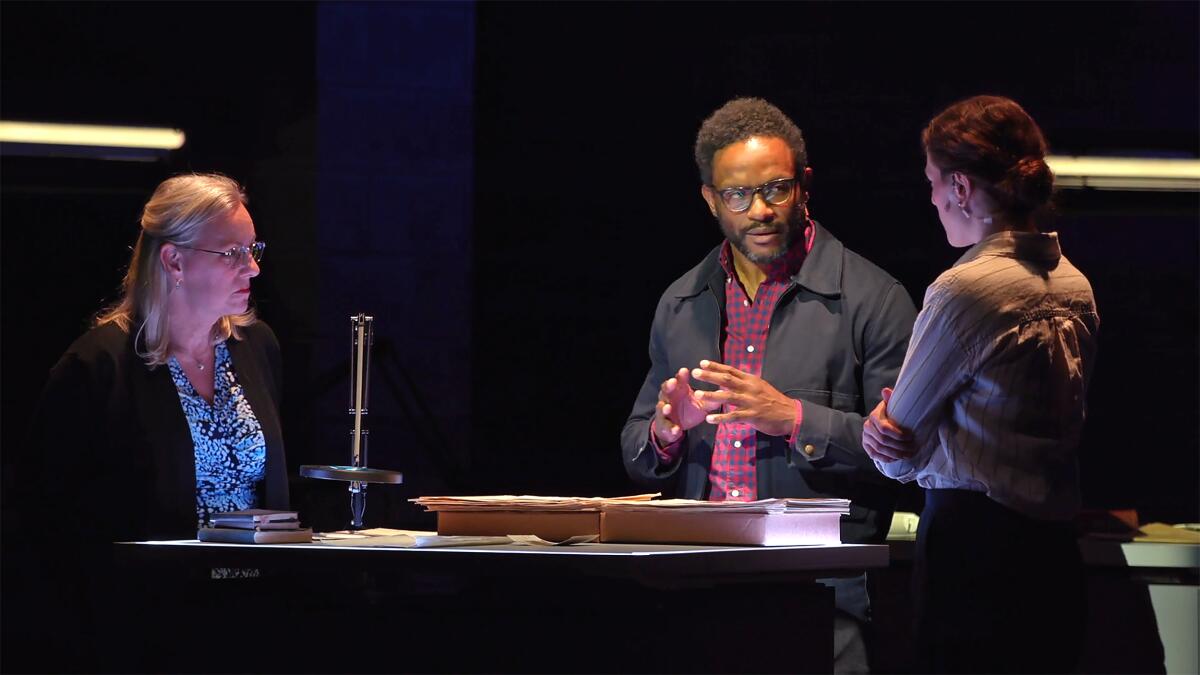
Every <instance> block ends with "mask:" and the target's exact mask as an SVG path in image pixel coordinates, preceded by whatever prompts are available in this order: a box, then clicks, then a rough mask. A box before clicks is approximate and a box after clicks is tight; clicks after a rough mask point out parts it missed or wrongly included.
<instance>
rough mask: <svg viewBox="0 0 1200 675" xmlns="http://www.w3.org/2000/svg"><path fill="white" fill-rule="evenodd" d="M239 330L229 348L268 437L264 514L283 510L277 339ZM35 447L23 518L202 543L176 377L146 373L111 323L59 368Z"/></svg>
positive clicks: (165, 371)
mask: <svg viewBox="0 0 1200 675" xmlns="http://www.w3.org/2000/svg"><path fill="white" fill-rule="evenodd" d="M241 330H242V336H243V337H242V339H241V340H236V339H233V338H230V339H229V340H228V341H227V342H226V346H227V347H228V349H229V355H230V357H231V358H232V360H233V368H234V372H235V373H236V374H237V379H238V383H239V384H241V385H242V387H243V389H244V391H245V396H246V399H247V401H248V402H249V403H250V407H251V408H252V409H253V410H254V415H255V416H256V417H257V418H258V422H259V424H260V425H261V426H262V432H263V436H264V438H265V440H266V446H267V459H266V469H265V471H266V474H265V476H264V479H263V481H262V482H261V483H260V485H259V506H260V507H262V508H275V509H285V508H288V479H287V464H286V461H285V459H284V450H283V436H282V433H281V430H280V424H279V405H280V399H281V388H282V384H281V381H282V377H281V376H282V373H281V365H280V357H279V342H278V340H277V339H276V338H275V333H274V332H273V331H272V330H271V328H270V327H269V326H267V325H266V324H265V323H263V322H261V321H259V322H258V323H255V324H254V325H251V326H249V327H246V328H243V329H241ZM30 441H31V443H30V447H29V448H27V450H33V451H34V452H33V455H32V457H31V459H32V461H31V462H30V463H29V466H31V468H32V469H33V470H32V471H30V472H29V473H28V474H27V475H26V476H25V477H24V478H23V480H22V482H25V480H29V481H35V482H36V483H37V484H38V485H40V488H38V489H32V490H31V489H30V487H31V486H30V485H28V484H27V485H25V486H24V487H25V490H23V492H26V493H27V494H28V498H27V499H25V500H22V501H25V502H26V503H25V504H23V505H22V506H23V507H24V509H23V510H26V512H27V515H26V517H27V518H31V519H32V520H33V521H34V522H37V520H43V522H44V520H45V519H46V518H47V517H51V518H53V519H54V520H52V521H50V522H51V523H54V524H55V526H56V527H63V526H66V529H67V530H68V531H69V530H77V532H76V534H78V535H81V536H83V537H84V538H86V539H90V540H92V541H94V542H96V543H99V542H101V541H105V540H107V541H109V542H111V541H114V540H118V541H119V540H126V539H135V538H136V539H142V538H193V537H195V536H196V466H195V451H194V448H193V444H192V437H191V431H190V430H189V428H188V423H187V418H186V417H185V415H184V413H183V408H182V406H181V405H180V403H179V397H178V394H177V393H176V391H175V384H174V382H173V381H172V380H171V373H170V369H169V368H167V367H166V366H165V365H163V366H157V367H154V368H150V367H149V366H147V365H146V363H145V361H143V360H142V359H141V357H139V356H138V355H137V354H136V353H135V352H134V346H133V339H132V336H131V335H130V334H128V333H126V332H125V331H123V330H121V329H120V328H119V327H118V326H116V325H115V324H106V325H103V326H99V327H97V328H94V329H92V330H90V331H88V332H87V333H86V334H84V335H83V336H82V337H80V338H79V339H78V340H76V341H75V342H74V344H72V345H71V347H70V348H69V349H67V351H66V353H65V354H63V356H62V358H60V359H59V361H58V363H57V364H56V365H55V366H54V368H53V369H52V370H51V372H50V379H49V381H48V382H47V384H46V387H45V389H44V390H43V392H42V397H41V400H40V401H39V404H38V407H37V411H36V413H35V415H34V420H33V426H32V428H31V432H30ZM28 500H36V501H39V502H42V505H43V507H42V509H39V507H38V506H37V505H36V504H31V503H29V501H28ZM30 507H32V508H30ZM39 510H42V514H41V517H39V515H38V514H39ZM76 526H77V527H76Z"/></svg>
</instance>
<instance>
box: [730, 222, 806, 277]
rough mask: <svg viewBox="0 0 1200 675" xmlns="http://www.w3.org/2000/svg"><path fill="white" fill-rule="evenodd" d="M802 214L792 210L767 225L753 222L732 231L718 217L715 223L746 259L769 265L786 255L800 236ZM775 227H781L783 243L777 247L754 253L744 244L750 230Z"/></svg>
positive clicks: (763, 229) (756, 230)
mask: <svg viewBox="0 0 1200 675" xmlns="http://www.w3.org/2000/svg"><path fill="white" fill-rule="evenodd" d="M804 221H805V218H804V214H803V212H802V211H800V210H796V211H793V212H792V213H791V214H790V215H789V216H788V218H787V219H786V220H783V221H776V222H774V223H771V224H769V225H766V224H763V223H755V224H753V225H751V226H749V227H747V228H745V229H743V230H741V231H740V232H734V231H733V230H732V228H730V227H728V226H726V225H725V223H724V222H722V221H721V219H720V218H718V219H717V224H718V225H719V226H720V228H721V233H722V234H724V235H725V239H726V240H728V241H729V244H730V245H731V246H733V247H734V248H736V249H737V250H739V251H741V253H742V255H744V256H746V259H747V260H749V261H750V262H752V263H754V264H756V265H769V264H771V263H773V262H775V261H777V260H779V259H781V258H783V257H784V256H785V255H787V252H788V251H789V250H790V249H791V248H792V244H793V243H795V241H796V238H797V237H799V236H802V234H803V232H804ZM777 228H783V231H782V234H783V243H782V244H781V245H780V246H779V248H778V249H776V250H774V251H771V252H770V253H755V252H754V251H752V250H751V249H750V247H749V246H748V245H746V237H747V236H749V234H750V233H751V232H758V233H762V232H774V231H776V229H777Z"/></svg>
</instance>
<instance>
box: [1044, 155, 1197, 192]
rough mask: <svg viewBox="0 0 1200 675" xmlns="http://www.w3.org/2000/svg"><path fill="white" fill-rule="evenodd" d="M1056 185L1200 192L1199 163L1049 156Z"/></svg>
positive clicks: (1048, 161) (1187, 160)
mask: <svg viewBox="0 0 1200 675" xmlns="http://www.w3.org/2000/svg"><path fill="white" fill-rule="evenodd" d="M1046 163H1047V164H1049V165H1050V170H1051V171H1053V172H1054V183H1055V185H1057V186H1059V187H1063V188H1095V189H1099V190H1170V191H1176V192H1197V191H1200V160H1195V159H1158V158H1144V157H1071V156H1066V155H1048V156H1047V157H1046Z"/></svg>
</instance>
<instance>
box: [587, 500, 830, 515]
mask: <svg viewBox="0 0 1200 675" xmlns="http://www.w3.org/2000/svg"><path fill="white" fill-rule="evenodd" d="M603 509H604V510H605V511H614V510H622V511H633V510H647V509H649V510H658V509H671V510H674V511H681V512H682V511H688V512H694V513H705V512H707V513H837V514H845V513H850V500H849V499H760V500H758V501H754V502H733V501H729V502H706V501H700V500H696V499H656V500H653V501H642V502H627V501H612V502H609V503H606V504H604V505H603Z"/></svg>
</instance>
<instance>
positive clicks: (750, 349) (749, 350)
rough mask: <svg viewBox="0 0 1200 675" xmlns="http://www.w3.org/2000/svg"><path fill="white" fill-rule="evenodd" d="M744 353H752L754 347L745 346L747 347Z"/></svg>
mask: <svg viewBox="0 0 1200 675" xmlns="http://www.w3.org/2000/svg"><path fill="white" fill-rule="evenodd" d="M746 351H748V352H752V351H754V345H749V346H747V347H746Z"/></svg>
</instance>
